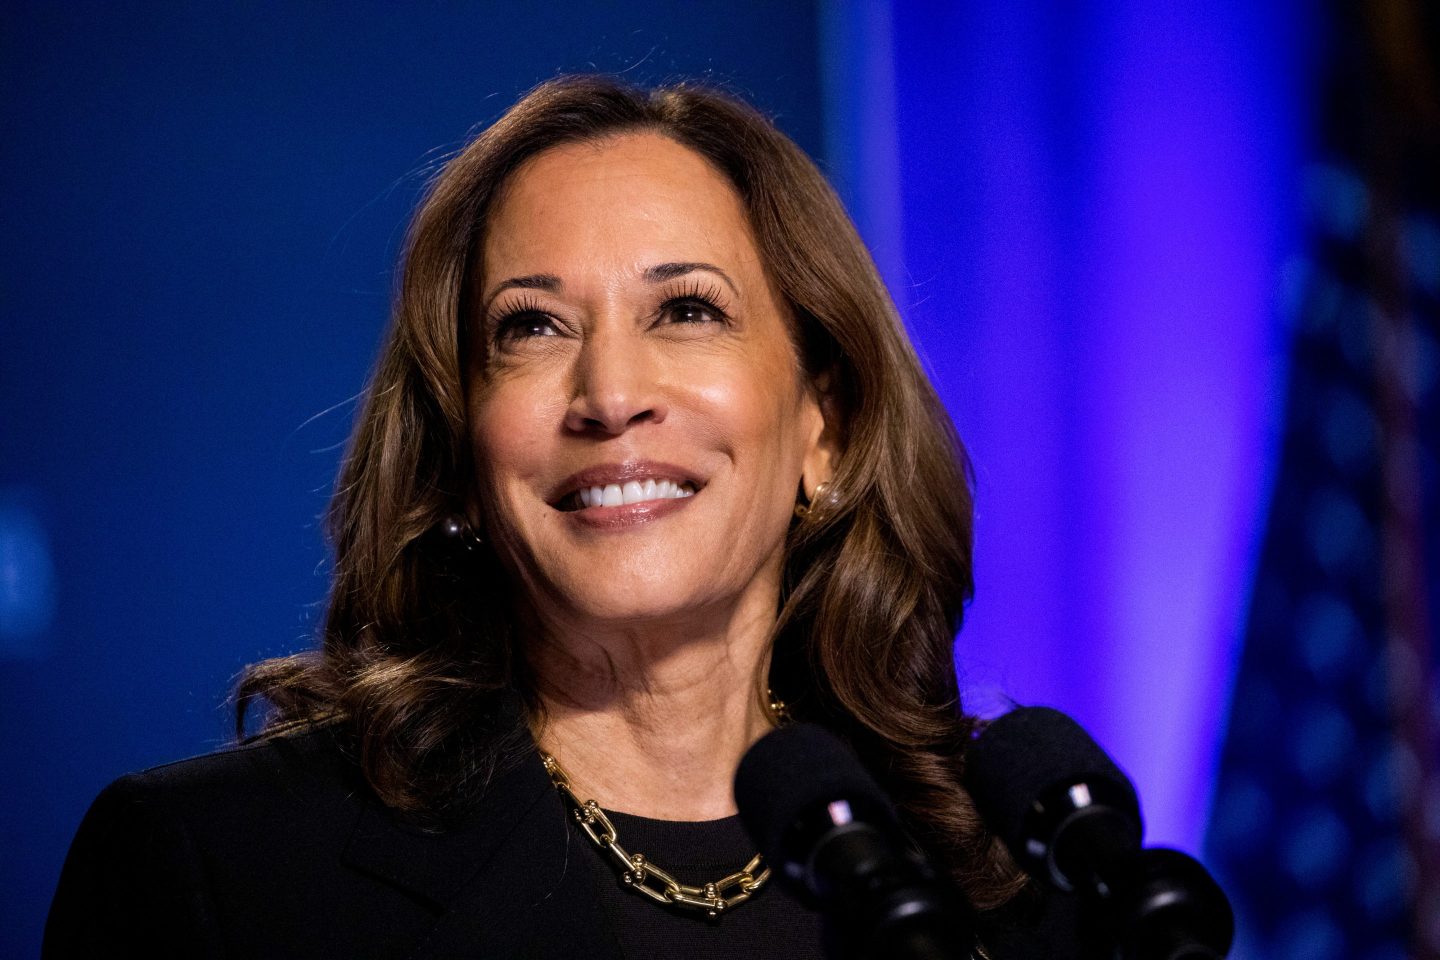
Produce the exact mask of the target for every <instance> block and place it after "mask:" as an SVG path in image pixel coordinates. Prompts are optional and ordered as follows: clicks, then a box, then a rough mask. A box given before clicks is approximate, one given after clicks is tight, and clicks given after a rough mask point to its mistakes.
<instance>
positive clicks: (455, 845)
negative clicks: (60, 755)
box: [42, 729, 621, 960]
mask: <svg viewBox="0 0 1440 960" xmlns="http://www.w3.org/2000/svg"><path fill="white" fill-rule="evenodd" d="M580 839H583V838H580V837H579V836H578V834H577V833H576V831H575V830H574V829H573V828H572V827H571V825H570V823H569V819H568V817H567V814H566V811H565V810H564V808H563V804H562V801H561V800H560V796H559V794H558V793H556V791H555V789H554V788H553V787H552V786H551V784H550V779H549V777H548V776H547V775H546V773H545V770H544V767H543V766H542V765H541V764H540V761H539V759H538V756H536V755H535V754H533V753H532V754H531V755H530V756H529V757H527V758H526V760H525V761H524V762H523V763H521V764H519V765H518V766H516V767H515V768H514V769H512V770H510V771H509V772H508V773H504V774H502V775H500V776H499V777H497V778H496V779H495V780H494V781H493V782H492V783H491V784H490V787H489V789H488V790H487V791H486V792H485V795H484V797H483V799H481V800H480V801H479V802H478V803H477V805H476V807H475V809H474V810H473V812H472V813H471V814H469V815H467V817H466V818H465V819H464V821H463V822H462V823H461V824H460V825H459V826H458V827H457V828H455V829H453V830H450V831H447V832H445V833H442V834H437V833H434V832H427V831H425V830H423V829H421V828H420V827H418V826H414V825H410V824H407V823H406V822H405V821H404V820H403V819H401V818H398V817H396V816H394V815H393V814H392V813H391V812H390V811H389V810H387V809H386V808H385V807H383V806H382V805H381V804H380V803H379V801H378V800H377V799H375V797H374V795H373V794H372V793H371V792H370V790H369V788H368V787H367V786H366V785H365V783H364V781H363V779H362V778H361V777H360V775H359V771H358V769H357V768H356V767H355V765H354V764H353V763H351V762H349V761H348V760H347V758H346V757H345V755H344V754H343V753H342V751H341V750H340V749H339V747H338V746H337V745H336V743H335V742H334V740H333V738H332V737H331V735H330V734H329V733H327V732H326V731H324V730H323V729H322V730H316V731H312V732H309V733H305V734H302V735H298V736H291V737H281V738H277V739H273V740H270V741H266V742H262V743H258V744H253V745H250V746H245V747H241V748H238V749H234V750H229V751H225V752H222V753H216V754H212V755H210V756H206V757H199V758H196V759H192V760H183V761H180V762H179V763H172V764H168V765H166V766H162V767H156V768H154V769H152V770H149V771H146V772H144V773H140V774H132V775H130V776H126V777H122V778H121V779H119V780H117V781H115V783H113V784H111V785H110V786H109V787H107V788H106V789H105V790H104V791H103V792H102V793H101V794H100V796H99V797H98V798H97V799H96V800H95V803H94V804H93V805H92V806H91V808H90V811H89V813H87V814H86V816H85V819H84V821H83V822H82V824H81V826H80V830H79V832H78V834H77V835H76V837H75V841H74V843H73V844H72V846H71V849H70V854H69V856H68V857H67V858H66V861H65V867H64V870H63V871H62V873H61V877H60V885H59V888H58V890H57V891H56V894H55V901H54V904H53V905H52V906H51V908H50V916H49V919H48V921H47V922H46V926H45V941H44V947H43V948H42V957H46V958H57V960H58V958H61V957H66V958H68V957H77V958H78V957H97V956H98V957H111V956H131V955H134V956H147V957H153V956H175V957H206V958H209V957H217V958H218V957H222V956H223V957H232V958H233V957H353V958H362V957H394V958H402V957H403V958H411V960H423V958H432V957H433V958H436V960H439V958H446V960H449V958H455V957H484V958H490V957H497V958H498V957H516V958H519V957H525V958H550V957H555V958H560V957H566V958H571V957H595V958H601V960H620V956H621V955H620V950H619V946H618V944H617V942H616V941H615V939H614V936H613V934H612V933H611V932H610V929H609V926H608V921H607V920H606V918H605V917H604V916H603V914H602V910H601V908H600V905H599V903H598V901H597V898H596V897H595V895H594V889H595V888H594V883H595V879H594V877H593V876H592V875H591V872H590V867H589V863H590V858H588V857H583V856H577V855H575V854H576V853H582V852H584V851H577V850H575V849H573V846H574V844H575V843H576V842H577V840H580Z"/></svg>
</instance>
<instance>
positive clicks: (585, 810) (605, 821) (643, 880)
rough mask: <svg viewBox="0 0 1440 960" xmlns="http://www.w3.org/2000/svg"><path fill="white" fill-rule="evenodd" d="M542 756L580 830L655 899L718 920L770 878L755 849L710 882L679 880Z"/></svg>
mask: <svg viewBox="0 0 1440 960" xmlns="http://www.w3.org/2000/svg"><path fill="white" fill-rule="evenodd" d="M769 699H770V712H771V714H772V715H773V716H774V717H775V719H776V720H777V721H779V722H781V723H784V722H785V720H787V719H788V714H787V713H786V710H785V704H784V703H783V702H782V701H780V700H778V699H777V698H776V697H775V695H774V694H773V693H772V694H770V698H769ZM540 760H541V762H542V763H544V764H545V772H546V773H548V774H549V775H550V782H551V783H553V784H554V785H555V789H556V790H558V791H559V792H560V796H562V797H564V798H565V803H566V805H567V806H569V808H570V813H571V815H572V816H574V818H575V822H576V823H577V824H579V826H580V829H581V830H583V831H585V836H587V837H589V838H590V840H591V841H592V842H593V843H594V844H595V846H597V847H599V848H600V849H601V851H603V852H604V853H605V854H607V855H608V856H609V857H610V859H611V860H612V861H613V862H614V864H615V868H616V869H617V870H619V871H620V879H621V880H623V881H624V882H625V885H626V886H627V887H629V888H630V889H632V890H634V891H636V892H637V893H643V894H644V895H645V896H647V897H649V898H650V899H651V900H654V901H655V902H656V903H661V904H669V905H672V906H677V907H684V908H686V909H690V910H703V911H705V913H706V915H708V916H709V917H710V919H711V920H714V919H716V918H717V917H719V916H720V914H722V913H724V912H725V911H727V910H734V909H735V908H736V907H738V906H740V904H742V903H744V902H745V901H746V900H749V899H750V898H751V897H753V896H754V895H755V893H756V892H757V891H758V890H759V889H760V888H761V887H763V886H764V885H765V881H766V880H769V879H770V868H769V867H767V866H765V860H764V858H763V857H761V856H760V854H758V853H757V854H755V856H753V857H751V858H750V862H749V863H747V864H745V866H743V867H741V868H740V869H739V870H737V871H735V872H734V873H732V874H730V875H729V876H726V877H721V878H720V879H719V880H716V881H714V882H712V883H707V884H704V885H703V886H698V887H696V886H691V885H690V884H687V883H681V882H680V881H679V880H677V879H675V876H674V875H673V874H671V873H670V872H669V871H667V870H663V869H661V868H660V867H658V866H656V865H655V864H653V863H651V862H650V861H649V860H646V859H645V855H644V854H643V853H631V852H629V851H628V850H626V849H625V848H624V847H623V846H621V845H620V837H619V834H617V833H616V831H615V824H614V823H612V822H611V821H610V818H609V817H607V816H606V815H605V811H604V810H602V809H600V804H598V803H596V802H595V801H594V800H581V799H580V796H579V794H577V793H576V792H575V791H574V790H573V789H572V788H571V786H570V777H569V775H568V774H566V773H565V770H564V768H563V767H561V766H560V764H559V762H557V761H556V759H555V758H554V757H553V756H551V755H550V754H548V753H544V752H542V753H541V754H540Z"/></svg>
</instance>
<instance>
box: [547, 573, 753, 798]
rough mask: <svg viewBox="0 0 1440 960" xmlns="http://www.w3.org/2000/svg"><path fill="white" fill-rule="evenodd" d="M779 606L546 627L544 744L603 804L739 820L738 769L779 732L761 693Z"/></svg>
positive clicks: (581, 788)
mask: <svg viewBox="0 0 1440 960" xmlns="http://www.w3.org/2000/svg"><path fill="white" fill-rule="evenodd" d="M774 610H775V606H774V602H773V599H772V600H770V601H769V602H768V605H766V604H764V603H751V604H748V605H747V604H738V605H736V606H734V607H733V608H731V609H729V610H720V611H716V610H709V611H702V612H699V613H698V614H695V613H692V614H691V615H688V616H686V617H681V618H669V619H666V620H663V621H661V620H657V621H653V622H647V623H643V624H635V623H629V624H624V625H612V624H594V623H590V624H578V623H555V622H551V623H546V624H543V625H541V629H540V630H539V631H538V633H539V635H540V636H541V637H542V638H543V639H542V641H541V642H540V643H538V644H536V645H535V646H534V647H533V648H532V649H531V655H530V656H531V665H532V669H533V671H534V675H535V677H536V679H537V681H538V689H539V693H540V699H541V702H542V705H543V707H544V711H543V717H541V718H540V720H539V723H538V725H537V728H536V730H535V736H536V740H537V742H538V743H539V744H540V746H541V749H543V750H545V751H547V752H549V753H551V754H553V755H554V756H555V758H556V760H558V761H559V762H560V764H561V766H563V767H564V768H565V770H566V772H567V773H568V774H569V776H570V779H571V782H572V784H573V785H574V789H575V792H576V793H577V794H580V795H581V796H582V797H584V798H586V799H590V798H593V799H594V800H595V801H596V802H598V803H599V804H600V805H601V806H602V807H606V808H608V809H611V810H619V811H621V812H624V813H633V814H637V815H639V816H645V817H653V818H656V819H662V820H713V819H717V818H719V817H726V816H730V815H732V814H734V812H735V802H734V798H733V794H732V789H731V783H732V781H733V778H734V775H735V768H736V766H737V765H738V764H739V762H740V758H741V757H742V756H743V755H744V753H745V751H746V750H747V749H749V747H750V745H751V744H752V743H754V742H755V741H756V740H758V739H759V738H760V737H761V736H762V735H763V734H764V733H765V732H766V730H768V729H769V728H770V726H772V722H771V720H770V715H769V712H768V710H767V709H766V705H765V703H764V701H763V699H762V694H763V691H764V686H763V677H764V672H765V671H764V667H765V660H766V658H767V657H768V653H769V637H770V630H771V628H773V626H774V620H775V616H774Z"/></svg>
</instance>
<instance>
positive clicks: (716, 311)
mask: <svg viewBox="0 0 1440 960" xmlns="http://www.w3.org/2000/svg"><path fill="white" fill-rule="evenodd" d="M664 314H665V316H666V317H667V318H668V319H669V320H670V322H671V323H724V322H725V319H726V317H725V314H724V312H723V311H722V310H721V309H720V308H719V307H717V306H715V304H713V303H711V302H709V301H708V300H704V299H702V298H700V297H686V298H684V299H681V300H671V301H670V302H669V303H667V304H665V309H664Z"/></svg>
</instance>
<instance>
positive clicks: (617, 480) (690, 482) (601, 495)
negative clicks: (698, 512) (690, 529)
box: [550, 463, 704, 513]
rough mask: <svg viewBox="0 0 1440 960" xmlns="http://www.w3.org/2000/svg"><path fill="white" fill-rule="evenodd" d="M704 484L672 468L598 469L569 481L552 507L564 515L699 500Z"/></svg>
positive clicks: (615, 467)
mask: <svg viewBox="0 0 1440 960" xmlns="http://www.w3.org/2000/svg"><path fill="white" fill-rule="evenodd" d="M703 486H704V483H703V482H701V481H700V480H698V479H695V478H693V477H690V476H688V475H686V474H685V473H684V472H683V471H680V470H678V469H676V468H672V467H662V466H660V465H658V464H638V463H637V464H623V465H618V466H614V467H598V468H592V469H589V470H585V471H582V472H580V473H577V474H575V475H574V476H571V477H569V478H568V479H566V480H565V482H564V483H562V484H561V485H560V489H561V491H562V492H561V494H560V496H558V497H557V498H555V499H554V500H552V501H551V504H550V505H551V506H552V507H554V508H555V509H556V510H559V511H561V512H564V513H574V512H576V511H579V510H590V509H595V508H606V507H628V506H631V505H632V504H637V503H649V502H659V501H665V500H684V499H686V498H688V497H693V496H695V494H696V493H698V492H699V491H700V490H701V488H703Z"/></svg>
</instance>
